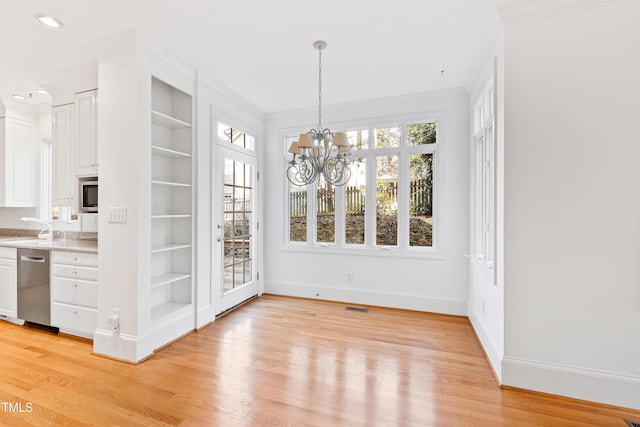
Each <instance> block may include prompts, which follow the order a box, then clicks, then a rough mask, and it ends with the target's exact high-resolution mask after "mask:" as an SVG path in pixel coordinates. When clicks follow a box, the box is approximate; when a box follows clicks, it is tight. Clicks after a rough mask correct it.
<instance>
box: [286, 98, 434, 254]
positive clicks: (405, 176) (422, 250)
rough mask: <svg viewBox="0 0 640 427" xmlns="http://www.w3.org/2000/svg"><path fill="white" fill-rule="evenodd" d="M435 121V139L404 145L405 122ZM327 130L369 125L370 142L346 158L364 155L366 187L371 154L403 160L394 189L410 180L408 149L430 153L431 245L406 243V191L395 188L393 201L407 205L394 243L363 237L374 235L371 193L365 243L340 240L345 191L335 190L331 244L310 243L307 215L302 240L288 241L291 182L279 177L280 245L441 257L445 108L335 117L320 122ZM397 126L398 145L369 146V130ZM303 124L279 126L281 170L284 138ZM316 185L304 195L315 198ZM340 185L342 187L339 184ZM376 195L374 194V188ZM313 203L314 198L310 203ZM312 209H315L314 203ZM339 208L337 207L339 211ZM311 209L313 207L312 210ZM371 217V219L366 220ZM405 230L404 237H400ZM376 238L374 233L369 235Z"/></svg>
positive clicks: (371, 183) (370, 180) (371, 177)
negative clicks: (336, 119) (370, 116)
mask: <svg viewBox="0 0 640 427" xmlns="http://www.w3.org/2000/svg"><path fill="white" fill-rule="evenodd" d="M433 122H435V123H437V126H438V139H437V143H436V144H425V145H407V135H406V133H407V132H406V126H407V125H412V124H420V123H433ZM325 125H326V126H327V127H328V128H330V129H340V130H342V131H345V132H349V131H355V130H361V129H367V130H369V131H370V132H369V141H368V147H369V148H367V149H363V150H359V149H353V151H352V155H351V158H357V157H363V158H365V159H366V168H367V182H366V186H367V188H375V173H371V172H370V171H371V168H375V158H376V156H379V155H385V154H387V153H389V154H391V153H393V154H395V153H397V154H398V155H399V157H398V160H399V162H402V163H401V164H402V165H403V166H401V167H400V168H399V171H398V172H399V175H398V185H399V188H404V187H403V186H405V185H406V186H408V182H409V173H410V170H409V169H410V168H409V157H410V156H411V155H412V154H422V153H432V154H433V156H434V157H433V169H434V184H433V190H432V191H433V196H432V197H433V212H432V218H433V228H432V245H431V246H428V247H426V246H411V245H410V241H409V234H408V233H409V231H410V224H409V213H410V211H409V209H408V205H409V195H408V194H406V193H407V191H406V190H404V189H403V190H402V191H399V194H398V204H401V203H402V204H403V205H406V206H407V208H405V209H401V210H399V211H398V214H399V215H398V245H397V246H380V245H376V244H375V241H373V242H371V241H370V240H372V239H366V236H375V227H376V223H375V210H376V205H375V197H367V199H366V202H365V203H366V208H365V212H374V213H373V216H371V215H368V216H367V215H366V214H365V243H364V244H349V243H346V241H345V240H346V239H345V214H344V207H345V195H344V190H342V191H340V192H339V196H338V195H336V211H337V212H340V214H339V215H336V227H335V230H336V231H335V232H336V239H335V242H334V243H318V242H315V229H316V223H315V220H312V219H313V218H312V216H310V215H308V216H307V240H306V241H305V242H296V241H291V240H290V235H289V232H290V228H289V209H290V205H289V188H290V184H289V182H288V180H286V179H283V184H282V188H283V191H282V200H283V207H284V209H283V212H284V213H285V215H283V233H282V250H284V251H290V252H296V253H301V252H302V253H312V254H318V253H325V254H335V255H363V256H384V257H389V256H392V257H400V258H402V257H404V258H427V259H444V253H445V248H444V246H445V240H446V239H445V230H446V223H445V221H446V219H445V215H443V210H444V206H445V196H444V194H445V192H444V188H445V184H446V182H445V177H446V171H444V170H443V165H445V164H446V151H447V150H446V146H447V131H446V125H447V118H446V115H445V112H444V111H441V110H437V111H431V112H426V113H424V114H410V115H400V116H393V117H386V118H384V119H382V120H381V119H380V118H378V119H368V120H360V121H356V120H354V121H349V122H338V123H328V124H325ZM392 126H400V127H401V144H400V146H399V147H385V148H378V149H376V148H373V147H374V143H375V141H374V138H375V135H374V132H373V130H374V129H376V128H377V129H380V128H384V127H392ZM306 130H308V128H307V127H295V128H286V129H281V131H280V135H281V141H283V142H282V151H281V153H282V155H281V162H282V163H281V168H280V169H281V170H282V171H284V170H286V167H287V162H288V161H289V160H290V155H288V153H287V148H288V143H287V142H288V138H290V137H293V135H298V134H299V133H302V132H306ZM315 188H316V187H315V186H313V188H310V189H309V188H308V189H307V191H308V195H307V200H315V197H310V196H309V194H312V195H314V194H315V193H314V191H315ZM342 188H344V187H342ZM374 194H375V193H374ZM311 203H312V204H314V205H315V201H312V202H311ZM311 209H312V206H311V205H309V206H308V212H310V211H311ZM314 209H315V208H314ZM338 209H339V210H338ZM313 212H315V210H314V211H313ZM401 217H402V219H401ZM371 218H373V220H371ZM405 234H406V236H405ZM373 240H375V238H374V239H373Z"/></svg>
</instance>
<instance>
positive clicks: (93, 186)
mask: <svg viewBox="0 0 640 427" xmlns="http://www.w3.org/2000/svg"><path fill="white" fill-rule="evenodd" d="M78 184H79V191H78V192H79V193H80V194H79V197H78V201H79V205H80V212H84V213H87V212H98V180H97V179H96V178H93V179H84V180H83V179H81V180H79V181H78Z"/></svg>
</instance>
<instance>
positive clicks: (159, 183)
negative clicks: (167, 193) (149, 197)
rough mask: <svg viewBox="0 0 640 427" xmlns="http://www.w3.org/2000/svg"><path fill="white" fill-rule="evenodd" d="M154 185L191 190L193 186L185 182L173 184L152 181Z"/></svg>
mask: <svg viewBox="0 0 640 427" xmlns="http://www.w3.org/2000/svg"><path fill="white" fill-rule="evenodd" d="M151 184H152V185H162V186H164V187H183V188H190V187H191V184H185V183H183V182H172V181H151Z"/></svg>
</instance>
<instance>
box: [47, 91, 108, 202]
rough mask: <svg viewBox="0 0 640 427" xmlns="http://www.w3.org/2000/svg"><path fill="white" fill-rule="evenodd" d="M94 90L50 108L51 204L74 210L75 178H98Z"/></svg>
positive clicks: (76, 95)
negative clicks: (51, 149)
mask: <svg viewBox="0 0 640 427" xmlns="http://www.w3.org/2000/svg"><path fill="white" fill-rule="evenodd" d="M97 97H98V91H97V90H95V89H94V90H89V91H86V92H80V93H77V94H75V101H74V102H72V103H68V104H64V105H57V106H55V107H53V108H52V110H51V113H52V121H53V128H52V129H53V130H52V144H53V204H54V206H76V204H77V192H78V179H77V177H79V176H80V177H84V176H97V175H98V145H97V141H98V140H97V117H98V116H97Z"/></svg>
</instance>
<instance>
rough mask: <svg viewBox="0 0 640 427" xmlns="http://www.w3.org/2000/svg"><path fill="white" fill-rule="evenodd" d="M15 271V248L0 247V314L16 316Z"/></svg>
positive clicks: (16, 281) (16, 268) (16, 285)
mask: <svg viewBox="0 0 640 427" xmlns="http://www.w3.org/2000/svg"><path fill="white" fill-rule="evenodd" d="M17 271H18V266H17V261H16V250H15V248H0V316H5V317H11V318H13V317H16V316H17V311H18V297H17V288H18V280H17V276H18V275H17Z"/></svg>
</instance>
